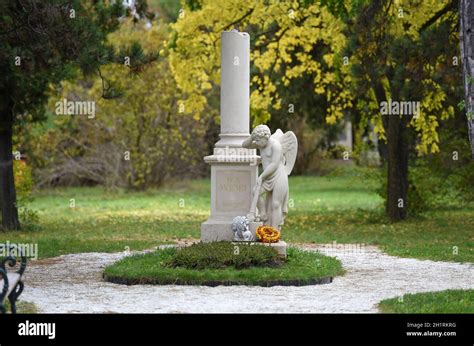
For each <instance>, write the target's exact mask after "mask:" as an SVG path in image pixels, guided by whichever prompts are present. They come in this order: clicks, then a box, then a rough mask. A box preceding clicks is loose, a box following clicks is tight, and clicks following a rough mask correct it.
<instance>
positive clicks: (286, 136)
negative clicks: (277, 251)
mask: <svg viewBox="0 0 474 346" xmlns="http://www.w3.org/2000/svg"><path fill="white" fill-rule="evenodd" d="M242 146H243V147H244V148H247V149H259V150H260V156H261V158H262V166H263V172H262V174H260V176H259V177H258V179H257V184H256V185H255V189H254V192H253V196H252V203H251V206H250V212H249V214H248V215H247V217H248V219H249V220H250V221H262V222H263V223H264V224H265V225H270V226H272V227H274V228H276V229H278V230H281V226H282V225H283V223H284V221H285V216H286V215H287V214H288V176H289V175H290V173H291V171H292V169H293V166H294V165H295V161H296V153H297V151H298V140H297V139H296V136H295V134H294V133H293V132H292V131H288V132H286V133H283V132H282V131H281V130H280V129H278V130H276V132H275V133H274V134H273V135H272V134H271V132H270V129H269V128H268V126H266V125H258V126H257V127H255V128H254V129H253V131H252V134H251V135H250V137H249V138H247V139H246V140H245V141H244V142H243V143H242Z"/></svg>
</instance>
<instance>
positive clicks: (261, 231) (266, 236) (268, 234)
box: [255, 226, 280, 243]
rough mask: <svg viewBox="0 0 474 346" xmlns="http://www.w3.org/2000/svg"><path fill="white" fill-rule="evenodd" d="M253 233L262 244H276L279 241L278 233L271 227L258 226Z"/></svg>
mask: <svg viewBox="0 0 474 346" xmlns="http://www.w3.org/2000/svg"><path fill="white" fill-rule="evenodd" d="M255 233H256V234H257V238H258V239H259V240H260V241H261V242H262V243H276V242H278V241H279V240H280V232H279V231H278V230H277V229H275V228H273V227H271V226H260V227H258V228H257V231H256V232H255Z"/></svg>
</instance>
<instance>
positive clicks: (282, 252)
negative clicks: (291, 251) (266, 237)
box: [232, 240, 288, 258]
mask: <svg viewBox="0 0 474 346" xmlns="http://www.w3.org/2000/svg"><path fill="white" fill-rule="evenodd" d="M239 243H240V242H238V241H235V242H232V244H235V245H238V244H239ZM250 245H261V246H269V247H271V248H272V249H275V251H276V252H277V253H278V255H279V256H280V257H285V258H286V256H287V253H286V249H287V248H288V244H287V243H286V242H284V241H282V240H280V241H279V242H277V243H261V242H256V241H255V242H250Z"/></svg>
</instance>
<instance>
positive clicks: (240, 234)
mask: <svg viewBox="0 0 474 346" xmlns="http://www.w3.org/2000/svg"><path fill="white" fill-rule="evenodd" d="M249 224H250V220H249V219H248V218H247V217H246V216H236V217H234V219H233V220H232V225H231V228H232V232H234V241H254V237H253V234H252V232H251V231H250V229H249Z"/></svg>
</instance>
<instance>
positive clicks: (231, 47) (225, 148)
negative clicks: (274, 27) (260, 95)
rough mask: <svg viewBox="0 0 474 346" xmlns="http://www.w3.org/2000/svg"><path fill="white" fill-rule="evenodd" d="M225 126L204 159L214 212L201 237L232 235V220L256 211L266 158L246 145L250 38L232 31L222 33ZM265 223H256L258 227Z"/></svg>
mask: <svg viewBox="0 0 474 346" xmlns="http://www.w3.org/2000/svg"><path fill="white" fill-rule="evenodd" d="M221 39H222V46H221V131H220V135H219V137H220V140H219V141H218V142H217V143H216V144H215V147H214V152H213V154H212V155H210V156H206V157H205V158H204V161H205V162H206V163H208V164H209V165H210V166H211V215H210V216H209V219H208V220H207V221H206V222H204V223H202V225H201V240H202V241H205V242H209V241H221V240H232V239H233V232H232V230H231V223H232V219H233V218H234V217H236V216H246V215H247V214H248V213H249V211H250V203H251V199H252V189H253V187H254V186H255V184H256V180H257V174H258V163H259V159H260V157H259V156H257V153H256V150H255V149H245V148H242V142H243V141H244V140H245V139H246V138H247V137H248V136H249V125H250V120H249V98H250V37H249V35H248V34H247V33H242V32H238V31H235V30H233V31H227V32H223V33H222V35H221ZM258 226H260V223H252V224H251V228H253V232H254V233H255V229H256V228H257V227H258Z"/></svg>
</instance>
